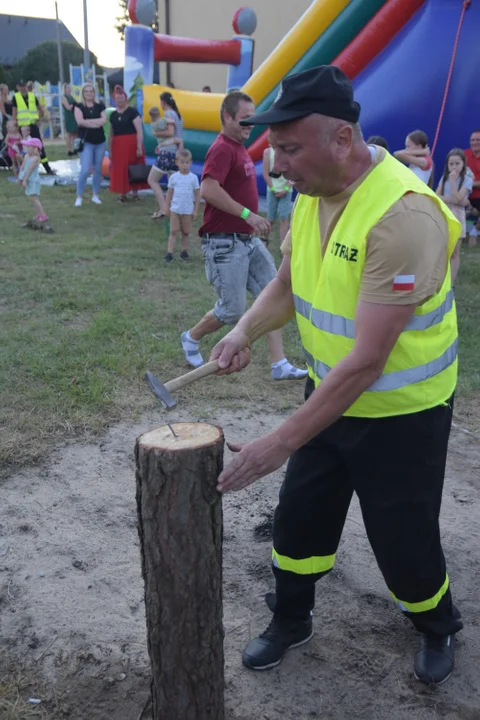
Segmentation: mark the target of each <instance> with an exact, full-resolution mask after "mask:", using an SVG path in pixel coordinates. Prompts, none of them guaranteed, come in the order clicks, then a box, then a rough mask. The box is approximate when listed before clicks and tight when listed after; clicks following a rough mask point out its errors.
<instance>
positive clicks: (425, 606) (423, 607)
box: [390, 575, 450, 613]
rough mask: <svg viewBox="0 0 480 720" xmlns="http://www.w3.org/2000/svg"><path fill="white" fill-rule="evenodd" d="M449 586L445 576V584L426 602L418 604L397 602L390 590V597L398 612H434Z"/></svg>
mask: <svg viewBox="0 0 480 720" xmlns="http://www.w3.org/2000/svg"><path fill="white" fill-rule="evenodd" d="M449 584H450V581H449V579H448V575H446V576H445V582H444V583H443V585H442V587H441V588H440V590H439V591H438V592H437V593H435V595H434V596H433V597H431V598H428V600H421V601H420V602H414V603H412V602H406V600H399V599H398V598H397V597H396V596H395V595H394V594H393V592H392V591H391V590H390V595H391V596H392V597H393V599H394V600H395V602H396V603H397V605H398V607H399V608H400V610H403V612H412V613H420V612H427V611H428V610H434V609H435V608H436V607H437V605H438V603H439V602H440V600H441V599H442V598H443V596H444V595H445V593H446V592H447V590H448V586H449Z"/></svg>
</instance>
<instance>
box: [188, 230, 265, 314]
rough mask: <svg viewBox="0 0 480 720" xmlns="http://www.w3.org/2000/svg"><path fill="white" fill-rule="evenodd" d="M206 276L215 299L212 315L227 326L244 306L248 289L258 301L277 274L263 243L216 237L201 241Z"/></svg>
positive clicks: (253, 238) (254, 238)
mask: <svg viewBox="0 0 480 720" xmlns="http://www.w3.org/2000/svg"><path fill="white" fill-rule="evenodd" d="M202 251H203V259H204V262H205V273H206V275H207V280H208V282H209V283H210V285H213V288H214V290H215V292H216V293H217V295H218V300H217V302H216V303H215V307H214V308H213V314H214V315H215V317H216V318H217V320H220V322H222V323H225V324H226V325H235V323H237V322H238V321H239V320H240V318H241V316H242V315H243V313H244V312H245V308H246V304H247V290H248V291H249V292H250V293H251V294H252V295H253V297H254V298H257V297H258V296H259V295H260V293H261V292H262V290H263V288H264V287H266V286H267V285H268V283H269V282H270V281H271V280H273V278H274V277H275V275H276V274H277V270H276V268H275V263H274V262H273V257H272V256H271V255H270V253H269V252H268V250H267V249H266V247H265V246H264V244H263V242H262V241H261V240H260V239H259V238H257V237H252V238H251V239H250V240H245V241H244V240H240V239H237V237H236V236H235V237H233V233H232V237H221V236H220V237H215V234H214V233H213V234H212V235H210V236H209V237H208V238H203V239H202Z"/></svg>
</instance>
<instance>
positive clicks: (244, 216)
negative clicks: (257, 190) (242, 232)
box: [240, 208, 250, 220]
mask: <svg viewBox="0 0 480 720" xmlns="http://www.w3.org/2000/svg"><path fill="white" fill-rule="evenodd" d="M249 215H250V210H249V209H248V208H243V210H242V212H241V213H240V217H241V218H242V220H246V219H247V218H248V216H249Z"/></svg>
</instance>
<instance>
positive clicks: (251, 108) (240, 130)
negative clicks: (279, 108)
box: [223, 100, 255, 145]
mask: <svg viewBox="0 0 480 720" xmlns="http://www.w3.org/2000/svg"><path fill="white" fill-rule="evenodd" d="M253 115H255V105H254V104H253V103H252V102H246V101H245V100H240V102H239V104H238V110H237V112H236V114H235V117H233V118H232V117H231V115H229V114H228V113H224V114H223V132H224V134H225V135H226V136H227V137H228V138H230V140H235V142H239V143H242V145H243V143H244V142H246V141H247V140H248V138H249V137H250V133H251V132H252V125H250V126H249V127H243V126H242V125H240V120H248V118H251V117H253Z"/></svg>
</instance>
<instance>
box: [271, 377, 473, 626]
mask: <svg viewBox="0 0 480 720" xmlns="http://www.w3.org/2000/svg"><path fill="white" fill-rule="evenodd" d="M311 392H313V382H312V381H311V380H308V382H307V388H306V397H308V396H309V395H310V393H311ZM452 411H453V398H452V399H451V401H450V402H449V403H448V404H445V405H438V406H437V407H434V408H432V409H429V410H424V411H422V412H418V413H413V414H410V415H398V416H394V417H387V418H353V417H342V418H340V419H339V420H338V421H337V422H335V423H334V424H333V425H331V426H330V427H329V428H327V430H325V431H323V432H321V433H320V434H319V435H317V436H316V437H315V438H313V439H312V440H311V441H310V442H308V443H307V444H306V445H305V446H303V447H302V448H300V449H299V450H298V451H296V452H295V453H294V454H293V455H292V456H291V458H290V461H289V463H288V468H287V473H286V477H285V480H284V482H283V485H282V488H281V490H280V499H279V505H278V507H277V508H276V510H275V516H274V524H273V546H274V561H273V572H274V574H275V578H276V603H275V613H276V614H279V615H282V616H285V617H292V618H293V617H297V618H305V617H308V615H309V613H310V611H311V610H312V609H313V607H314V602H315V583H316V581H317V580H318V579H319V578H320V577H322V575H325V574H326V573H327V572H329V570H330V569H331V565H333V561H334V557H332V556H334V555H335V553H336V550H337V546H338V543H339V540H340V536H341V533H342V530H343V526H344V523H345V519H346V515H347V511H348V508H349V505H350V501H351V499H352V495H353V493H354V492H356V494H357V495H358V498H359V501H360V505H361V510H362V514H363V520H364V523H365V528H366V532H367V536H368V539H369V541H370V544H371V546H372V549H373V552H374V554H375V557H376V559H377V562H378V565H379V567H380V570H381V572H382V574H383V577H384V578H385V582H386V584H387V587H388V589H389V590H390V592H391V593H392V595H393V597H394V598H395V600H396V601H397V603H398V605H399V607H400V609H401V610H403V612H405V613H406V614H407V616H408V617H409V618H410V619H411V620H412V622H413V624H414V625H415V627H416V628H417V629H418V630H419V631H420V632H431V633H434V634H438V635H448V634H451V633H454V632H457V631H458V630H460V629H461V627H462V623H461V620H460V618H459V613H458V611H457V610H456V608H455V607H454V606H453V604H452V597H451V593H450V588H449V582H448V577H447V573H446V566H445V558H444V555H443V551H442V546H441V542H440V529H439V513H440V505H441V499H442V490H443V481H444V474H445V463H446V457H447V445H448V438H449V434H450V426H451V421H452ZM299 561H300V562H299ZM302 561H303V562H302ZM322 564H323V567H322ZM329 565H330V567H328V566H329ZM282 566H283V568H282Z"/></svg>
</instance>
